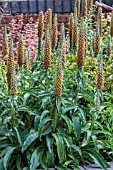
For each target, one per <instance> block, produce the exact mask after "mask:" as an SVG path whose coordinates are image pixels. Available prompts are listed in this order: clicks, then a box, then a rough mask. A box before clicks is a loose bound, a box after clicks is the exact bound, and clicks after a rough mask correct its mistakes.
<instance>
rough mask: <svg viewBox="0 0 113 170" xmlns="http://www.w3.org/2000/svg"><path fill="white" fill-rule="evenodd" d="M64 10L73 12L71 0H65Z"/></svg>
mask: <svg viewBox="0 0 113 170" xmlns="http://www.w3.org/2000/svg"><path fill="white" fill-rule="evenodd" d="M63 12H71V8H70V0H63Z"/></svg>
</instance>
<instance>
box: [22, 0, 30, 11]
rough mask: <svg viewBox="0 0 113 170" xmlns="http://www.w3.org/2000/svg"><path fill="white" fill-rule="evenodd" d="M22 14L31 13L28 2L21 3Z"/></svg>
mask: <svg viewBox="0 0 113 170" xmlns="http://www.w3.org/2000/svg"><path fill="white" fill-rule="evenodd" d="M20 12H21V13H23V14H26V13H28V12H29V9H28V0H24V1H20Z"/></svg>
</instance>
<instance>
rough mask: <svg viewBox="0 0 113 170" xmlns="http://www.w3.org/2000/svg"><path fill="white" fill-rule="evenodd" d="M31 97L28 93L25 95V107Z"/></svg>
mask: <svg viewBox="0 0 113 170" xmlns="http://www.w3.org/2000/svg"><path fill="white" fill-rule="evenodd" d="M29 97H30V94H28V93H26V94H25V95H24V100H23V101H24V105H26V102H27V99H28V98H29Z"/></svg>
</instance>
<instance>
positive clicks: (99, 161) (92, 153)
mask: <svg viewBox="0 0 113 170" xmlns="http://www.w3.org/2000/svg"><path fill="white" fill-rule="evenodd" d="M86 153H87V154H88V155H90V156H91V158H93V159H94V162H95V163H96V164H98V165H99V166H100V167H101V168H102V169H106V168H109V167H110V165H109V164H108V163H107V162H106V161H105V160H104V158H103V157H102V155H100V153H99V152H97V151H96V150H93V149H90V150H87V152H86Z"/></svg>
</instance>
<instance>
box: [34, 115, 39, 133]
mask: <svg viewBox="0 0 113 170" xmlns="http://www.w3.org/2000/svg"><path fill="white" fill-rule="evenodd" d="M39 123H40V116H39V115H37V116H35V119H34V129H35V131H37V130H38V126H39Z"/></svg>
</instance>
